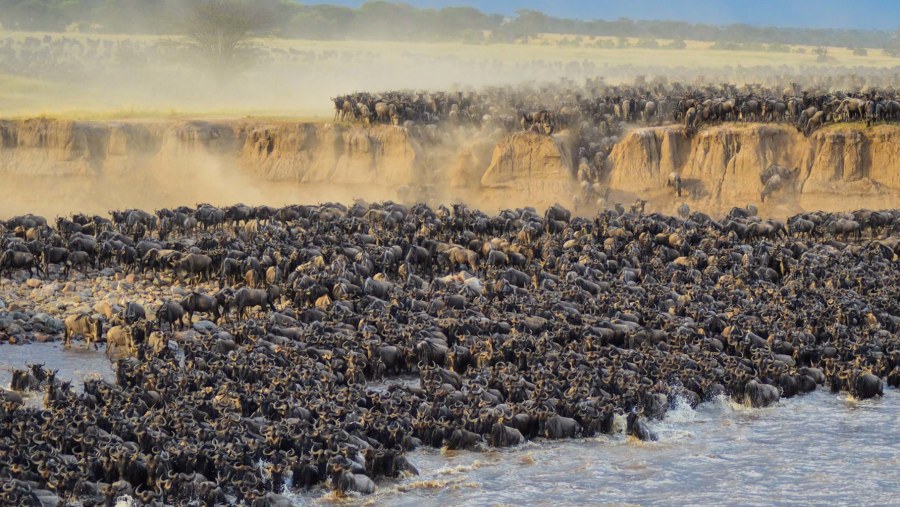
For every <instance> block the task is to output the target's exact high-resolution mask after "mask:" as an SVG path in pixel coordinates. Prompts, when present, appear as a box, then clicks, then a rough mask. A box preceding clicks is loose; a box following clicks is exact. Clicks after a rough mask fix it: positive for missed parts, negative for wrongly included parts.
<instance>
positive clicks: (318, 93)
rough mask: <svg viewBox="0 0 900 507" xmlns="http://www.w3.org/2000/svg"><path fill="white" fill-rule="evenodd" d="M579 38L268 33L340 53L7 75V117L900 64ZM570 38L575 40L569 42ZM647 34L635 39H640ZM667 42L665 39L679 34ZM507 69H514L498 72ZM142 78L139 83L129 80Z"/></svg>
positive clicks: (272, 108) (188, 114) (1, 105)
mask: <svg viewBox="0 0 900 507" xmlns="http://www.w3.org/2000/svg"><path fill="white" fill-rule="evenodd" d="M51 35H53V36H54V37H59V36H66V37H70V38H74V39H78V40H82V41H84V40H87V39H106V40H123V39H132V40H139V41H142V42H151V43H152V42H164V41H168V40H171V38H169V37H154V36H129V35H96V34H70V33H67V34H51ZM43 36H44V34H43V33H25V32H0V37H13V38H18V39H24V38H25V37H37V38H42V37H43ZM575 38H576V36H573V35H556V34H542V35H539V36H535V37H531V38H530V39H529V40H528V42H527V43H516V44H464V43H461V42H439V43H408V42H390V41H363V42H361V41H312V40H288V39H274V38H273V39H265V40H263V41H261V43H262V44H263V45H264V46H267V47H269V48H271V49H276V50H279V49H281V50H289V49H292V50H297V51H301V52H312V53H315V54H316V55H318V56H321V55H323V54H326V53H328V54H332V55H337V58H330V59H325V60H324V61H322V60H321V59H320V58H317V61H316V63H314V64H304V63H299V64H291V65H285V66H284V67H283V68H282V67H278V68H277V69H274V70H273V69H271V68H269V69H264V70H263V69H252V68H251V69H248V70H246V71H244V72H243V73H242V75H241V77H240V78H239V79H244V82H243V83H239V85H238V86H233V87H231V88H229V87H223V88H222V89H216V86H215V85H213V86H210V85H208V84H203V85H198V84H197V82H198V81H199V80H200V79H201V78H200V77H199V76H200V74H199V73H195V75H194V76H182V74H183V72H182V71H180V70H177V66H173V65H168V66H167V68H165V69H160V70H161V71H162V73H160V74H159V76H156V75H153V74H152V73H150V74H148V76H149V79H144V78H143V77H140V78H135V77H134V72H140V71H143V72H146V69H137V70H135V69H132V68H122V69H118V70H117V72H119V75H118V76H117V77H118V78H119V79H118V81H113V82H107V81H100V82H99V83H98V82H97V81H94V82H83V83H79V82H66V83H60V82H51V81H44V80H40V79H32V78H28V77H19V76H4V75H0V118H21V117H33V116H46V117H53V118H64V119H87V120H113V119H114V120H122V119H130V118H141V119H154V118H160V119H182V118H226V117H227V118H240V117H248V116H249V117H254V118H274V119H304V120H306V119H308V120H310V121H315V120H323V119H330V118H331V114H330V113H331V111H330V110H331V105H330V103H329V102H328V97H329V96H331V95H333V94H336V93H344V92H348V91H353V90H360V89H382V88H384V87H387V86H393V87H397V86H400V87H403V86H409V87H423V88H434V87H444V88H452V87H454V86H456V85H476V86H477V85H481V84H495V83H500V82H503V83H518V82H522V81H527V80H529V79H535V78H536V79H546V80H556V79H558V78H560V77H573V76H572V75H571V74H569V73H568V72H567V68H566V64H569V63H572V62H578V63H580V64H585V63H588V62H589V63H592V64H594V68H596V69H597V72H598V73H603V75H604V77H605V78H606V79H607V82H610V83H615V82H617V80H618V78H617V76H616V75H613V74H611V73H610V72H607V71H606V69H609V68H617V67H629V66H636V67H640V68H641V69H643V68H648V69H658V70H659V73H660V74H666V69H679V70H680V71H681V74H680V75H681V76H684V75H685V70H687V75H691V70H692V69H698V72H697V73H698V74H699V73H702V71H700V70H699V69H701V68H702V69H728V70H727V71H726V75H729V74H733V75H743V74H742V71H741V70H740V69H739V68H738V66H741V67H743V68H753V67H769V68H776V69H779V70H778V72H781V70H780V69H784V72H785V73H790V72H794V71H797V70H801V69H802V70H803V72H804V73H809V74H821V75H829V74H830V73H833V72H836V70H837V68H838V67H841V70H840V72H841V73H844V74H849V73H852V72H853V69H854V68H860V67H867V68H889V67H894V66H897V65H900V59H894V58H890V57H888V56H886V55H884V54H883V52H882V51H881V50H875V49H870V50H869V56H865V57H863V56H856V55H853V53H852V52H851V51H850V50H848V49H846V48H829V61H828V62H825V63H820V62H817V61H816V56H815V55H814V54H812V49H813V48H811V47H805V48H804V49H805V51H806V53H805V54H800V53H798V52H797V49H798V48H799V46H794V47H791V52H790V53H774V52H768V51H725V50H712V49H710V47H711V46H712V43H709V42H702V41H686V44H687V47H686V49H679V50H674V49H642V48H635V47H630V48H623V49H617V48H603V47H597V42H598V41H600V40H606V41H616V40H618V39H617V38H613V37H580V41H581V42H580V44H579V45H573V44H572V42H571V41H573V40H575ZM562 41H567V42H566V43H565V44H563V45H561V44H560V42H562ZM637 41H638V39H634V38H631V39H629V42H630V43H632V44H633V43H636V42H637ZM657 42H658V43H659V44H660V45H664V44H666V43H668V42H670V41H668V40H658V41H657ZM535 64H537V65H538V66H540V65H545V66H546V69H547V71H546V72H542V73H539V77H535V76H533V75H525V74H522V73H521V72H519V71H518V70H517V69H518V68H519V67H517V66H522V67H525V68H527V67H528V66H529V65H530V66H532V68H533V67H534V65H535ZM111 65H112V64H111ZM366 65H368V67H367V66H366ZM499 68H503V69H505V70H503V71H498V70H497V69H499ZM460 69H468V70H471V72H469V71H468V70H467V71H461V70H460ZM541 69H542V70H543V67H541ZM153 72H155V70H154V71H153ZM642 72H643V71H642ZM747 75H748V76H750V74H747ZM161 76H164V77H161ZM129 77H130V81H129ZM629 79H630V78H629ZM747 79H755V78H751V77H748V78H747ZM135 81H137V85H135V86H132V84H128V83H134V82H135ZM123 83H124V84H123ZM182 85H185V93H181V92H180V91H179V92H178V93H174V92H173V93H167V92H168V91H169V90H170V89H174V88H180V87H181V86H182ZM207 89H208V90H209V93H207ZM198 90H200V92H198Z"/></svg>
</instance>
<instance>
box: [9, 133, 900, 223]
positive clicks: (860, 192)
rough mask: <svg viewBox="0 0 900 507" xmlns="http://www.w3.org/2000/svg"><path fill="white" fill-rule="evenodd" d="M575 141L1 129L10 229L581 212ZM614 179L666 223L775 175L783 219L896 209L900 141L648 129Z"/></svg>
mask: <svg viewBox="0 0 900 507" xmlns="http://www.w3.org/2000/svg"><path fill="white" fill-rule="evenodd" d="M574 139H575V135H573V134H570V133H568V132H563V133H560V134H556V135H554V136H543V135H538V134H534V133H528V132H517V133H514V134H511V135H505V134H504V133H503V132H501V131H487V130H485V131H479V130H475V129H468V130H467V129H458V130H448V129H440V128H434V127H425V128H419V127H415V128H413V129H406V128H403V127H397V126H391V125H377V126H371V127H365V126H361V125H342V124H324V123H323V124H316V123H297V122H285V121H254V120H235V121H189V122H170V121H120V122H89V121H84V122H81V121H58V120H49V119H32V120H21V121H0V184H2V186H3V187H4V188H3V191H2V192H0V205H2V206H0V213H2V214H5V215H8V214H11V213H16V212H26V211H36V210H35V209H33V208H30V207H28V206H31V207H33V206H35V205H43V204H45V203H58V202H65V203H66V207H65V208H63V209H64V210H74V209H80V208H83V207H90V206H93V205H96V206H97V207H100V206H102V207H103V209H108V207H125V206H137V205H141V206H145V207H154V206H162V205H170V204H176V203H177V204H182V203H188V204H193V203H194V202H197V200H209V201H211V202H227V201H231V202H233V201H239V200H246V201H248V202H250V201H252V202H267V200H268V199H270V198H271V197H272V196H273V195H278V196H279V198H278V199H275V201H279V202H285V201H286V202H290V201H291V200H297V199H303V200H310V199H312V200H316V201H318V200H327V199H341V200H346V199H350V198H353V197H357V196H360V197H365V198H368V199H379V198H381V199H385V198H387V199H395V198H398V196H400V195H401V194H400V192H399V189H401V188H407V189H424V188H426V187H427V188H430V189H431V190H428V191H424V190H421V191H420V190H414V191H413V193H412V194H407V195H412V196H413V197H412V198H422V196H426V197H430V198H432V199H439V200H442V201H444V202H446V201H448V200H462V201H466V202H469V203H471V204H474V205H480V206H484V207H487V208H491V209H495V208H502V207H506V206H513V205H514V206H521V205H528V204H531V205H535V206H542V205H545V204H552V203H553V202H561V203H563V204H570V200H571V198H572V196H573V194H575V193H576V192H577V185H576V184H575V178H574V171H575V158H577V157H576V156H575V152H576V148H575V144H574V141H573V140H574ZM597 141H600V140H597ZM606 164H607V165H606V167H605V168H604V176H603V182H602V183H603V185H604V186H605V187H606V188H608V189H610V191H611V193H610V196H609V197H610V199H609V200H610V203H611V202H615V201H619V202H623V203H629V202H630V201H632V200H634V199H635V198H645V199H648V200H649V201H650V209H651V210H655V211H666V212H671V211H673V210H674V208H675V207H676V206H677V205H678V204H680V203H681V202H687V203H688V204H690V205H691V206H692V208H694V209H704V210H706V211H709V212H712V213H717V212H721V211H723V210H727V209H728V208H730V207H731V206H735V205H744V204H747V203H751V202H753V203H759V201H760V192H761V191H762V189H763V182H762V181H761V179H760V173H761V172H762V171H763V170H764V169H765V168H767V167H768V166H769V165H771V164H779V165H783V166H786V167H788V168H796V169H798V171H797V178H796V179H795V180H794V181H791V182H790V183H789V184H788V185H787V186H786V188H784V189H782V190H781V191H780V192H779V193H778V194H777V195H775V196H774V198H773V199H772V200H771V201H767V203H766V205H765V206H764V210H766V211H768V212H770V213H771V214H784V213H789V212H796V211H799V210H800V209H811V208H825V209H848V208H853V207H860V206H868V207H884V206H896V205H897V203H898V202H897V197H898V196H900V127H897V126H878V127H875V128H871V129H862V128H857V127H852V126H844V127H827V128H825V129H823V130H821V131H819V132H816V133H815V134H813V135H812V136H811V137H810V138H806V137H804V136H803V135H802V134H800V133H799V132H797V131H796V130H795V129H794V128H792V127H790V126H786V125H758V124H755V125H744V124H728V125H722V126H718V127H712V128H708V129H704V130H702V131H700V132H698V133H696V134H695V135H693V136H688V135H687V134H686V132H685V130H684V129H683V128H682V127H679V126H669V127H656V128H641V129H635V130H632V131H630V132H628V133H627V134H625V135H623V136H622V138H621V140H620V141H619V142H618V143H617V144H615V146H614V147H613V149H612V153H611V154H610V156H609V157H608V159H607V162H606ZM673 172H677V173H679V174H681V175H682V179H683V181H684V186H685V190H686V192H685V195H684V196H683V197H682V198H680V199H677V198H676V197H675V196H674V195H673V192H672V190H671V189H667V188H666V181H667V179H668V177H669V175H670V174H671V173H673ZM61 177H65V180H64V181H59V178H61ZM41 185H49V186H52V187H53V188H54V190H53V191H52V192H51V191H48V190H47V189H45V188H43V187H41ZM23 188H26V189H28V192H29V197H28V200H26V201H21V200H20V199H19V198H20V197H21V196H20V194H21V193H22V191H21V190H22V189H23ZM62 188H66V189H70V190H69V193H68V194H67V193H66V192H65V191H64V190H61V189H62ZM323 188H328V189H329V191H327V192H325V191H321V189H323ZM334 189H337V190H338V191H337V192H334V191H332V190H334ZM273 191H274V193H273ZM416 192H425V193H416ZM23 203H24V204H23ZM26 205H27V206H26ZM48 205H49V204H48ZM20 208H21V209H20ZM26 208H27V209H26ZM54 209H55V208H54ZM37 211H40V210H37Z"/></svg>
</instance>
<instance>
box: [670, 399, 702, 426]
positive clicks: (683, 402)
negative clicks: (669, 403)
mask: <svg viewBox="0 0 900 507" xmlns="http://www.w3.org/2000/svg"><path fill="white" fill-rule="evenodd" d="M696 418H697V411H696V410H694V409H693V408H692V407H691V404H690V402H688V400H687V399H685V398H682V397H678V398H675V406H674V407H672V408H671V409H669V411H668V412H666V417H665V419H664V421H665V422H668V423H672V424H686V423H692V422H694V420H695V419H696Z"/></svg>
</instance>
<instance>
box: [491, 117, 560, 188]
mask: <svg viewBox="0 0 900 507" xmlns="http://www.w3.org/2000/svg"><path fill="white" fill-rule="evenodd" d="M574 167H575V166H574V164H573V161H572V142H571V140H570V138H569V136H568V135H567V134H559V135H554V136H545V135H541V134H535V133H532V132H517V133H515V134H513V135H511V136H509V137H507V138H506V139H504V140H503V141H501V142H500V143H499V144H498V145H497V146H496V148H494V155H493V157H492V158H491V163H490V165H489V166H488V168H487V170H486V171H485V172H484V174H483V175H482V177H481V184H482V186H484V187H488V188H509V189H512V190H516V191H523V192H526V193H527V192H552V191H556V190H559V191H563V192H568V191H570V190H571V187H572V184H573V182H574V174H573V168H574Z"/></svg>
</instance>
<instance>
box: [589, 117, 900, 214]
mask: <svg viewBox="0 0 900 507" xmlns="http://www.w3.org/2000/svg"><path fill="white" fill-rule="evenodd" d="M898 157H900V129H898V128H897V127H895V126H879V127H875V128H872V129H860V128H856V127H847V126H844V127H827V128H825V129H823V130H820V131H818V132H816V133H814V134H813V135H812V136H811V137H810V138H806V137H804V136H803V134H801V133H799V132H797V130H796V129H794V128H793V127H791V126H788V125H740V124H734V125H732V124H729V125H723V126H718V127H713V128H708V129H704V130H702V131H700V132H698V133H696V134H695V135H693V136H690V137H689V136H688V135H687V134H686V132H685V130H684V128H682V127H679V126H673V127H657V128H647V129H636V130H634V131H631V132H630V133H628V134H627V135H625V136H624V137H623V139H622V141H621V142H620V143H618V144H617V145H616V146H615V148H614V149H613V151H612V153H611V155H610V157H609V159H608V165H607V168H606V170H607V175H606V182H607V184H608V186H609V187H610V188H611V189H614V190H617V191H620V192H622V193H624V194H626V195H634V196H644V195H648V196H650V197H651V198H652V197H654V196H655V195H657V194H660V193H662V194H670V193H671V191H668V190H666V189H665V185H666V181H667V179H668V177H669V175H670V174H671V173H673V172H677V173H679V174H680V175H681V176H682V179H683V181H684V185H685V188H686V190H687V191H688V194H689V195H688V196H687V200H688V201H693V202H698V203H699V202H703V203H706V204H708V205H710V206H712V207H714V208H717V209H721V208H727V207H730V206H733V205H742V204H745V203H749V202H759V201H760V200H761V199H760V192H762V190H763V188H764V183H763V181H762V180H761V178H760V175H761V173H762V171H764V170H765V169H766V168H767V167H769V166H770V165H772V164H779V165H782V166H785V167H787V168H790V169H795V168H796V169H798V176H797V178H796V179H795V180H794V181H792V182H790V184H789V185H787V186H786V188H785V189H784V190H782V191H781V193H780V196H781V197H782V198H783V199H782V200H785V199H787V198H788V197H791V196H793V199H794V200H795V201H796V202H799V201H801V200H802V201H804V202H807V203H808V202H812V201H813V200H814V197H816V196H821V197H824V198H826V199H825V201H830V200H833V199H832V198H837V197H840V196H844V197H846V198H847V200H848V206H851V204H850V201H852V202H853V203H854V204H853V205H855V203H857V202H859V199H860V198H866V197H869V196H875V197H877V196H881V197H884V196H885V195H889V194H893V193H895V192H898V191H900V158H898Z"/></svg>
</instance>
